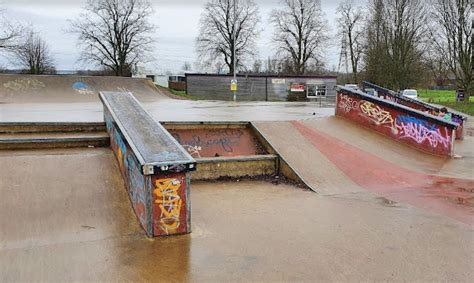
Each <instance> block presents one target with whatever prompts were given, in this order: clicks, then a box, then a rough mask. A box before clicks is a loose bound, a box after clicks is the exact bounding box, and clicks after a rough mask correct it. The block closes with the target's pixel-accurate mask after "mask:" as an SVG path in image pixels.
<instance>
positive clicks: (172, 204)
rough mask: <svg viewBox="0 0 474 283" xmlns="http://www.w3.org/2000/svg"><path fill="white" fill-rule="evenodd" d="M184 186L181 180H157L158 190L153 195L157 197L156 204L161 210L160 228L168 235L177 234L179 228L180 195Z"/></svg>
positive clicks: (181, 202)
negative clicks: (179, 192) (180, 190)
mask: <svg viewBox="0 0 474 283" xmlns="http://www.w3.org/2000/svg"><path fill="white" fill-rule="evenodd" d="M181 184H182V181H181V180H178V179H176V178H166V179H160V180H157V181H156V183H155V187H156V189H155V190H154V191H153V193H154V194H155V196H156V198H157V199H156V200H155V203H156V204H158V205H159V207H160V210H161V218H160V227H161V229H163V231H165V233H166V234H170V233H171V234H173V233H176V230H177V229H178V228H179V225H180V220H179V216H180V213H181V206H182V204H183V201H182V199H181V198H180V196H179V194H178V190H179V189H180V187H181Z"/></svg>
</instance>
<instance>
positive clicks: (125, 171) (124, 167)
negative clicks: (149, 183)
mask: <svg viewBox="0 0 474 283" xmlns="http://www.w3.org/2000/svg"><path fill="white" fill-rule="evenodd" d="M104 118H105V124H106V128H107V132H108V133H109V135H110V146H111V148H112V150H113V151H114V153H115V156H116V157H117V161H118V165H119V168H120V171H121V173H122V176H123V177H124V180H125V184H126V187H127V192H128V195H129V197H130V201H131V203H132V207H133V210H134V211H135V214H136V215H137V218H138V220H139V222H140V225H141V226H142V227H143V229H144V230H145V231H146V232H147V234H149V235H151V234H152V227H151V216H150V215H151V197H150V196H149V195H148V194H147V189H146V182H145V176H143V174H142V172H141V166H140V165H139V163H138V161H137V159H136V157H135V156H134V154H133V153H132V152H131V149H130V147H129V146H128V144H127V143H126V141H124V140H123V136H122V134H121V132H120V130H119V129H118V128H117V127H116V126H115V125H114V123H113V120H112V116H111V115H110V113H109V112H108V111H107V110H104Z"/></svg>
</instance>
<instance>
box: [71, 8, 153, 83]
mask: <svg viewBox="0 0 474 283" xmlns="http://www.w3.org/2000/svg"><path fill="white" fill-rule="evenodd" d="M152 13H153V10H152V7H151V5H150V3H149V2H148V1H146V0H88V1H87V4H86V6H85V7H84V11H83V13H81V15H80V16H79V17H78V18H77V19H76V20H75V21H73V22H71V31H72V32H74V33H76V34H78V35H79V43H80V44H81V45H83V47H84V49H83V52H82V59H83V60H84V61H86V62H90V63H95V64H97V65H99V66H101V67H106V68H108V69H110V70H112V71H113V72H114V74H115V75H116V76H125V75H127V76H128V75H130V74H131V69H132V67H133V66H134V65H135V64H136V63H138V62H143V61H147V60H148V55H149V53H150V50H151V44H152V43H153V40H152V38H151V37H150V34H151V32H152V31H153V28H154V27H153V25H152V24H150V22H149V17H150V15H151V14H152Z"/></svg>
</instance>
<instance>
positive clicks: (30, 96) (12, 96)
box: [0, 75, 167, 103]
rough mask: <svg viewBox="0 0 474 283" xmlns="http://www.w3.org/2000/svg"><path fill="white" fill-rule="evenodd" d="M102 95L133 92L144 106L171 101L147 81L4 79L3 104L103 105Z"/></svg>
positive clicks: (0, 84)
mask: <svg viewBox="0 0 474 283" xmlns="http://www.w3.org/2000/svg"><path fill="white" fill-rule="evenodd" d="M99 91H130V92H133V94H134V95H135V96H136V97H137V98H138V100H140V101H141V102H153V101H157V100H160V99H166V98H167V97H166V96H164V95H163V94H161V93H160V91H159V90H158V89H157V88H156V87H155V85H154V84H153V82H152V81H150V80H147V79H134V78H123V77H82V76H38V75H35V76H33V75H0V103H41V102H43V103H51V102H57V103H62V102H65V103H69V102H99V98H98V95H97V94H98V92H99Z"/></svg>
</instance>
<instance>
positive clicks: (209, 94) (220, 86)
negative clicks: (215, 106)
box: [186, 74, 336, 101]
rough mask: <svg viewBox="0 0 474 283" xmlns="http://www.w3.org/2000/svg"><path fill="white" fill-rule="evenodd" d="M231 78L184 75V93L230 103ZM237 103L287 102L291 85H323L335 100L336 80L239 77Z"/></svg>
mask: <svg viewBox="0 0 474 283" xmlns="http://www.w3.org/2000/svg"><path fill="white" fill-rule="evenodd" d="M231 80H232V76H227V75H207V74H186V81H187V93H188V94H189V95H193V96H199V97H201V98H205V99H211V100H232V93H231V91H230V81H231ZM237 80H238V92H237V96H238V100H240V101H267V100H268V101H287V98H288V90H289V88H290V85H291V84H294V83H298V84H311V83H313V84H314V83H316V84H319V83H323V84H325V85H326V87H327V95H328V96H333V97H334V96H335V95H336V91H335V86H336V77H317V76H301V77H296V76H295V77H291V76H287V77H278V76H273V77H272V76H269V77H265V76H251V75H249V76H238V78H237Z"/></svg>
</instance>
